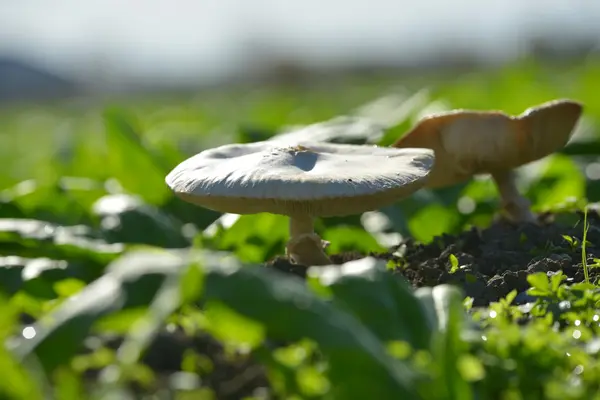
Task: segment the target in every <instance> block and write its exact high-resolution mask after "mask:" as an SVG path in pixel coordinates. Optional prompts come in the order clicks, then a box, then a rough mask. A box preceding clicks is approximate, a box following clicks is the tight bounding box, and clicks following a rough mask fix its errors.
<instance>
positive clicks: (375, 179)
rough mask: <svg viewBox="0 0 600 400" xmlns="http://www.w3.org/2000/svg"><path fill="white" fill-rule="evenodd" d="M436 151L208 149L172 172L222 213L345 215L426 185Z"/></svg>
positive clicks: (304, 146) (180, 191) (181, 191)
mask: <svg viewBox="0 0 600 400" xmlns="http://www.w3.org/2000/svg"><path fill="white" fill-rule="evenodd" d="M433 161H434V155H433V151H431V150H428V149H395V148H387V147H377V146H366V145H350V144H333V143H320V142H299V143H298V144H297V145H295V146H291V145H289V144H283V143H278V142H275V141H273V142H257V143H249V144H231V145H225V146H221V147H217V148H214V149H210V150H205V151H203V152H201V153H199V154H197V155H195V156H193V157H191V158H189V159H187V160H185V161H183V162H182V163H181V164H179V165H178V166H177V167H175V169H174V170H173V171H171V172H170V173H169V174H168V175H167V177H166V183H167V185H168V186H169V187H170V188H171V189H172V190H173V191H174V192H175V194H176V195H177V196H179V197H181V198H182V199H184V200H186V201H188V202H191V203H194V204H196V205H200V206H203V207H205V208H209V209H212V210H215V211H219V212H230V213H234V214H253V213H260V212H270V213H274V214H283V215H290V216H291V215H307V216H315V217H317V216H322V217H327V216H341V215H348V214H356V213H362V212H364V211H368V210H373V209H377V208H379V207H382V206H385V205H388V204H391V203H394V202H395V201H397V200H399V199H400V198H403V197H406V196H408V195H410V194H411V193H412V192H414V191H416V190H418V189H419V188H420V187H422V186H423V185H424V184H425V181H426V178H427V176H428V174H429V171H430V170H431V168H432V166H433Z"/></svg>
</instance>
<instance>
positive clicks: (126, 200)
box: [92, 194, 190, 248]
mask: <svg viewBox="0 0 600 400" xmlns="http://www.w3.org/2000/svg"><path fill="white" fill-rule="evenodd" d="M92 211H93V214H94V215H96V216H97V217H98V218H99V220H100V221H99V222H100V226H99V228H100V230H101V231H102V233H103V234H104V237H106V239H107V241H108V242H109V243H137V244H146V245H151V246H160V247H165V248H182V247H187V246H189V245H190V242H189V240H187V239H186V238H185V237H184V236H183V233H182V224H181V223H179V222H178V221H175V220H174V219H173V218H171V217H170V216H168V215H166V214H164V213H163V212H161V211H160V210H159V209H158V208H156V207H154V206H151V205H149V204H145V203H143V202H142V201H141V199H140V198H139V197H137V196H130V195H126V194H114V195H108V196H104V197H102V198H100V199H98V201H97V202H96V203H94V205H93V207H92Z"/></svg>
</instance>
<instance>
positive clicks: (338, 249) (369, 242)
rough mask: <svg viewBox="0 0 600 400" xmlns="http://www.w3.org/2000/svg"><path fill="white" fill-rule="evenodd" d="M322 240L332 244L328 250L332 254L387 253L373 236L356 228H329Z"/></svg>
mask: <svg viewBox="0 0 600 400" xmlns="http://www.w3.org/2000/svg"><path fill="white" fill-rule="evenodd" d="M322 238H323V240H327V241H329V242H330V243H331V244H330V246H329V247H328V248H327V251H328V252H329V253H331V254H337V253H342V252H344V251H357V252H359V253H363V254H368V253H369V252H382V251H385V248H384V247H383V246H381V245H380V244H379V243H378V242H377V240H376V239H375V238H374V237H373V236H372V235H371V234H369V233H368V232H367V231H365V230H364V229H362V228H358V227H355V226H336V227H333V228H329V229H327V230H325V232H324V233H323V235H322Z"/></svg>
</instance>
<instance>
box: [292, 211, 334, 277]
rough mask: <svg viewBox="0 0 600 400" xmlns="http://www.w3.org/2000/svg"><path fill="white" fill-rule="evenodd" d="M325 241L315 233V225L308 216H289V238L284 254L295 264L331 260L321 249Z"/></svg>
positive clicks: (327, 262) (318, 263)
mask: <svg viewBox="0 0 600 400" xmlns="http://www.w3.org/2000/svg"><path fill="white" fill-rule="evenodd" d="M325 246H326V242H324V241H323V240H321V238H320V237H319V235H317V234H316V233H315V225H314V222H313V219H312V217H310V216H302V217H299V216H295V217H290V240H289V241H288V243H287V245H286V254H287V256H288V257H289V258H290V261H292V262H293V263H295V264H300V265H305V266H307V267H310V266H313V265H329V264H331V260H330V259H329V257H327V254H325V252H324V251H323V248H324V247H325Z"/></svg>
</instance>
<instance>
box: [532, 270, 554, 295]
mask: <svg viewBox="0 0 600 400" xmlns="http://www.w3.org/2000/svg"><path fill="white" fill-rule="evenodd" d="M527 282H529V284H530V285H531V287H532V288H535V289H537V290H538V291H540V292H545V293H550V282H549V281H548V276H547V275H546V274H545V273H544V272H536V273H534V274H529V275H528V276H527Z"/></svg>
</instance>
